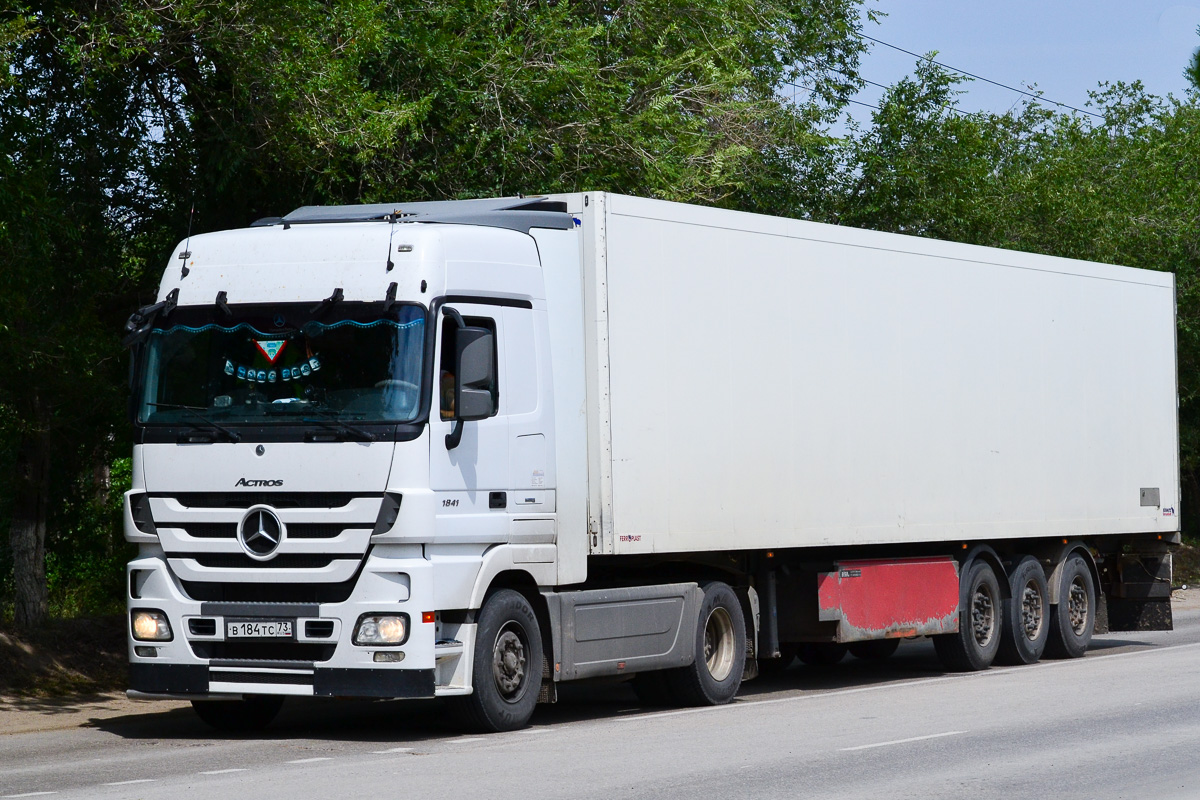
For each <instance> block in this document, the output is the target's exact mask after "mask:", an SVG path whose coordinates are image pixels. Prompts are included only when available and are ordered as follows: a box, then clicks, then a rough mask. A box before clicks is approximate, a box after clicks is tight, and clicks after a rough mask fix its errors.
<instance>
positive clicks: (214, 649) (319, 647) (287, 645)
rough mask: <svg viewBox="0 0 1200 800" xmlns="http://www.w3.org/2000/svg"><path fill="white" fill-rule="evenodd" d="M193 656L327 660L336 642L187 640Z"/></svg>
mask: <svg viewBox="0 0 1200 800" xmlns="http://www.w3.org/2000/svg"><path fill="white" fill-rule="evenodd" d="M188 644H190V645H191V646H192V652H193V653H195V654H196V657H197V658H216V659H229V660H236V661H328V660H329V659H331V658H333V651H334V650H335V649H337V645H333V644H309V643H307V642H291V641H284V642H188Z"/></svg>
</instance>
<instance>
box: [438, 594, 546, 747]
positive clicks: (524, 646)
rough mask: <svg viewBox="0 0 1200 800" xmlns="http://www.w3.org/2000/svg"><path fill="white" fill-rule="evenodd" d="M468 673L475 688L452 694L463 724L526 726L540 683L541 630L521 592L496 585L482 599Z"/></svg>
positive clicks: (492, 729)
mask: <svg viewBox="0 0 1200 800" xmlns="http://www.w3.org/2000/svg"><path fill="white" fill-rule="evenodd" d="M472 674H473V679H472V682H473V683H474V691H473V692H472V693H471V694H469V695H466V696H465V697H457V698H454V700H455V701H456V703H455V705H456V706H457V711H458V713H459V716H460V717H461V719H462V721H463V723H464V724H465V725H466V726H467V727H469V728H471V729H473V730H478V731H483V732H486V733H498V732H500V731H514V730H517V729H518V728H523V727H525V725H526V724H527V723H528V722H529V718H530V717H532V716H533V709H534V706H536V705H537V698H538V691H539V690H540V688H541V683H542V634H541V630H540V629H539V628H538V621H537V616H536V615H535V614H534V612H533V608H532V607H531V606H530V605H529V601H528V600H526V599H525V597H524V596H523V595H521V594H520V593H518V592H514V591H513V590H511V589H501V590H500V591H498V592H496V593H495V594H493V595H492V596H490V597H489V598H487V600H485V601H484V603H483V608H482V609H480V611H479V629H478V631H477V633H476V636H475V654H474V662H473V673H472Z"/></svg>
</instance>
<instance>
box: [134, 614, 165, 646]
mask: <svg viewBox="0 0 1200 800" xmlns="http://www.w3.org/2000/svg"><path fill="white" fill-rule="evenodd" d="M132 616H133V626H132V627H133V638H134V639H137V640H138V641H141V642H169V641H171V625H170V623H168V622H167V615H166V614H164V613H163V612H161V611H147V610H144V609H141V610H138V611H134V612H133V615H132Z"/></svg>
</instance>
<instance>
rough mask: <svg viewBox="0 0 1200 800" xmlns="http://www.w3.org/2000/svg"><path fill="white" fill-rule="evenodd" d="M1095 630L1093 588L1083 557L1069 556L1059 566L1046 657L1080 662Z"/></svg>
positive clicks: (1094, 597) (1094, 590)
mask: <svg viewBox="0 0 1200 800" xmlns="http://www.w3.org/2000/svg"><path fill="white" fill-rule="evenodd" d="M1095 629H1096V584H1095V582H1094V581H1093V580H1092V571H1091V570H1090V569H1089V568H1088V564H1087V562H1086V561H1084V559H1083V556H1081V555H1079V554H1078V553H1072V554H1071V555H1069V556H1067V560H1066V561H1065V562H1064V563H1063V567H1062V578H1061V583H1059V589H1058V605H1056V606H1055V607H1054V610H1053V612H1052V613H1051V614H1050V639H1049V641H1048V642H1047V643H1046V655H1048V656H1050V657H1051V658H1080V657H1082V656H1083V654H1084V653H1086V652H1087V649H1088V645H1089V644H1091V643H1092V633H1093V632H1094V631H1095Z"/></svg>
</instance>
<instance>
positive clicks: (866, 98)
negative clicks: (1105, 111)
mask: <svg viewBox="0 0 1200 800" xmlns="http://www.w3.org/2000/svg"><path fill="white" fill-rule="evenodd" d="M867 2H868V3H869V4H870V5H869V7H873V8H875V9H876V10H878V11H881V12H885V13H886V14H887V16H886V17H884V18H883V19H882V20H881V21H880V22H879V24H874V23H871V22H865V23H864V25H863V33H865V34H867V35H868V36H872V37H874V38H876V39H880V40H882V41H884V42H888V43H889V44H892V45H896V46H897V47H902V48H904V49H905V50H911V51H912V52H914V53H920V54H925V53H928V52H929V51H930V50H937V51H938V55H937V56H936V58H937V60H938V61H940V62H942V63H943V64H948V65H950V66H952V67H957V68H959V69H963V70H966V71H968V72H973V73H975V74H976V75H979V76H982V77H985V78H989V79H991V80H993V81H997V82H999V83H1005V84H1008V85H1009V86H1014V87H1017V88H1021V89H1025V88H1026V87H1027V85H1028V84H1036V85H1037V88H1038V89H1040V90H1041V91H1042V92H1043V93H1044V94H1045V97H1046V99H1048V100H1056V101H1058V102H1060V103H1066V104H1068V105H1072V106H1076V107H1077V108H1087V106H1086V105H1085V103H1087V101H1088V92H1089V91H1090V90H1094V89H1096V87H1097V86H1098V85H1099V83H1100V82H1101V81H1110V82H1111V81H1126V82H1129V81H1133V80H1135V79H1140V80H1141V81H1142V82H1143V83H1144V84H1145V86H1146V88H1147V89H1148V90H1149V91H1150V92H1152V93H1154V94H1159V95H1166V94H1168V93H1172V94H1175V95H1176V96H1180V97H1181V96H1182V95H1183V94H1184V91H1185V89H1186V87H1187V85H1188V84H1187V81H1186V79H1184V77H1183V70H1184V67H1185V66H1186V65H1187V63H1188V60H1189V59H1190V58H1191V54H1192V51H1193V50H1195V49H1196V48H1197V47H1198V46H1200V34H1197V32H1196V29H1197V26H1200V0H1197V2H1192V3H1186V2H1185V3H1180V2H1179V0H1087V1H1086V2H1085V1H1084V0H1041V2H1031V0H867ZM870 44H871V50H870V51H869V52H868V53H867V54H866V55H865V56H864V58H863V61H862V69H861V75H862V77H863V78H866V79H867V80H871V81H874V82H876V83H882V84H884V85H891V84H893V83H895V82H896V81H897V80H899V79H900V78H902V77H904V76H905V75H906V74H911V73H912V71H913V69H914V65H915V61H916V59H914V58H913V57H912V56H909V55H906V54H904V53H900V52H897V51H896V50H893V49H891V48H889V47H885V46H884V45H881V44H876V43H870ZM959 88H964V89H966V94H964V95H961V96H960V98H959V107H960V108H962V109H963V110H966V111H977V110H982V111H992V112H998V113H999V112H1004V111H1007V110H1008V109H1009V108H1010V107H1012V105H1013V104H1014V103H1016V102H1018V101H1020V99H1021V96H1020V95H1018V94H1016V93H1015V92H1011V91H1008V90H1006V89H1001V88H999V87H997V86H992V85H989V84H987V83H983V82H982V81H975V82H973V83H969V84H966V85H965V86H960V87H959ZM882 94H883V90H882V89H880V88H877V87H874V86H867V87H866V88H865V89H864V90H863V91H862V92H860V93H859V94H858V95H856V96H855V99H856V100H858V101H860V102H863V103H877V102H878V101H879V98H880V96H881V95H882ZM849 114H850V116H852V117H854V118H855V119H858V120H860V121H863V122H867V121H869V120H870V114H871V109H868V108H864V107H863V106H858V105H851V107H850V110H849Z"/></svg>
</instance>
